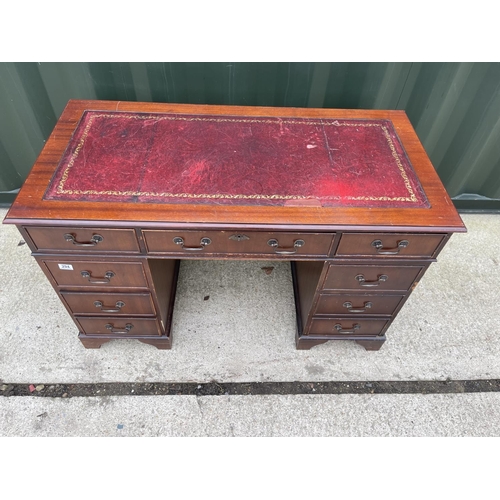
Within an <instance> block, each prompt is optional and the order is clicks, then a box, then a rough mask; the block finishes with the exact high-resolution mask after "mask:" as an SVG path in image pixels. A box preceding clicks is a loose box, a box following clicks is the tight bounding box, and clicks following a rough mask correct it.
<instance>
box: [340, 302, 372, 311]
mask: <svg viewBox="0 0 500 500" xmlns="http://www.w3.org/2000/svg"><path fill="white" fill-rule="evenodd" d="M372 305H373V304H372V303H371V302H365V304H364V308H363V309H361V308H359V309H353V307H352V302H344V304H343V306H344V307H345V308H347V309H349V312H352V313H364V312H366V310H367V309H371V307H372Z"/></svg>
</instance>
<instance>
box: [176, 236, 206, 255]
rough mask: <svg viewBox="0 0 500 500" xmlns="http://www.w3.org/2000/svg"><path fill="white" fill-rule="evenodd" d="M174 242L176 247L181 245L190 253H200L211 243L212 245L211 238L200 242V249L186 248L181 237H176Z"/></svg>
mask: <svg viewBox="0 0 500 500" xmlns="http://www.w3.org/2000/svg"><path fill="white" fill-rule="evenodd" d="M173 241H174V243H175V244H176V245H180V246H181V247H182V249H183V250H187V251H189V252H199V251H200V250H203V249H204V248H205V247H206V246H208V245H210V243H212V240H211V239H210V238H202V239H201V240H200V246H199V247H186V246H184V238H181V237H180V236H176V237H175V238H174V240H173Z"/></svg>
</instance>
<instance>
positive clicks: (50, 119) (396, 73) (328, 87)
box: [0, 63, 500, 210]
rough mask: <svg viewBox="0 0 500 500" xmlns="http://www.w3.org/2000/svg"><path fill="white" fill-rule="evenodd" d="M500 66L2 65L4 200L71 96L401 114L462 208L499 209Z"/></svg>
mask: <svg viewBox="0 0 500 500" xmlns="http://www.w3.org/2000/svg"><path fill="white" fill-rule="evenodd" d="M499 90H500V63H0V202H4V203H5V202H9V201H12V199H13V198H14V196H15V192H16V190H17V189H18V188H19V187H20V186H21V184H22V182H23V181H24V179H25V178H26V176H27V174H28V172H29V170H30V169H31V166H32V165H33V163H34V161H35V159H36V157H37V155H38V153H39V152H40V150H41V148H42V147H43V144H44V141H45V140H46V139H47V137H48V136H49V134H50V132H51V130H52V128H53V126H54V124H55V123H56V120H57V118H58V117H59V115H60V114H61V112H62V110H63V108H64V106H65V104H66V102H67V101H68V100H69V99H112V100H130V101H156V102H178V103H204V104H241V105H259V106H294V107H325V108H364V109H404V110H406V112H407V114H408V116H409V118H410V120H411V122H412V124H413V126H414V127H415V129H416V131H417V133H418V135H419V137H420V139H421V141H422V143H423V144H424V147H425V149H426V150H427V152H428V154H429V156H430V158H431V160H432V162H433V163H434V165H435V167H436V169H437V171H438V173H439V175H440V177H441V179H442V180H443V182H444V184H445V186H446V188H447V190H448V192H449V194H450V196H451V197H452V198H454V200H455V203H456V204H457V206H458V207H459V208H470V209H496V210H498V209H500V92H499Z"/></svg>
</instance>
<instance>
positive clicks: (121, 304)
mask: <svg viewBox="0 0 500 500" xmlns="http://www.w3.org/2000/svg"><path fill="white" fill-rule="evenodd" d="M94 305H95V306H96V307H97V308H98V309H101V312H103V313H117V312H120V309H121V308H122V307H124V306H125V302H122V301H121V300H119V301H118V302H117V303H116V305H115V307H116V308H115V309H111V308H107V307H106V306H103V305H102V302H101V301H100V300H96V301H95V302H94Z"/></svg>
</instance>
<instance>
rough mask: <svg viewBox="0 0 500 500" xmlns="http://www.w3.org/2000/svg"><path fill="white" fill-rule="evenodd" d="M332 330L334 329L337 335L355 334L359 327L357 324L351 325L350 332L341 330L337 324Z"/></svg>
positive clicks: (340, 326)
mask: <svg viewBox="0 0 500 500" xmlns="http://www.w3.org/2000/svg"><path fill="white" fill-rule="evenodd" d="M333 328H335V330H337V332H338V333H356V330H359V329H360V328H361V327H360V326H359V324H358V323H354V325H352V330H342V325H341V324H340V323H337V324H336V325H334V327H333Z"/></svg>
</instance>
